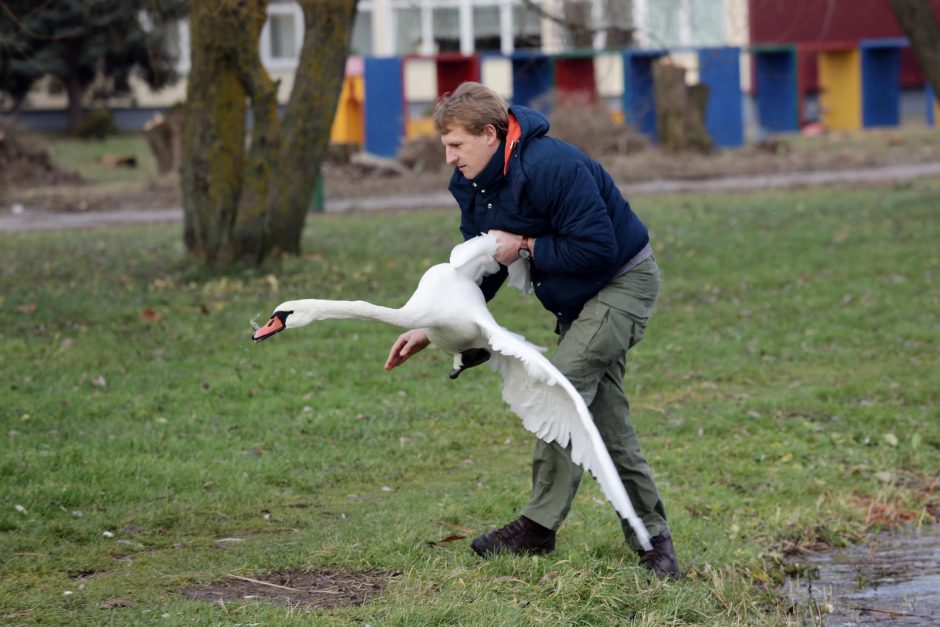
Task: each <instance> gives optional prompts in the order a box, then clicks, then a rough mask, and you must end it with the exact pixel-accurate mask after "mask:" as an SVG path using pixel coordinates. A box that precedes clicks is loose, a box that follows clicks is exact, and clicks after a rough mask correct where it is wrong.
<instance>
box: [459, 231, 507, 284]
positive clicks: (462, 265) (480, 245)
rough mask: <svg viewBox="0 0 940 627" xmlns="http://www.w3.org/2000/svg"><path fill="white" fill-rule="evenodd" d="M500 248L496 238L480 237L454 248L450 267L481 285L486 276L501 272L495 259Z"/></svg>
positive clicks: (490, 236) (485, 235) (491, 236)
mask: <svg viewBox="0 0 940 627" xmlns="http://www.w3.org/2000/svg"><path fill="white" fill-rule="evenodd" d="M498 248H499V243H498V242H497V241H496V237H495V236H493V235H488V234H486V233H484V234H481V235H478V236H476V237H474V238H471V239H468V240H467V241H465V242H464V243H462V244H457V245H456V246H454V248H453V249H452V250H451V251H450V265H452V266H453V267H454V269H455V270H457V272H459V273H460V274H462V275H463V276H465V277H468V278H469V279H471V280H472V281H473V282H474V283H476V284H477V285H479V284H480V282H481V281H482V280H483V277H484V276H486V275H488V274H493V273H495V272H498V271H499V263H498V262H497V261H496V260H495V259H494V258H493V255H494V254H496V250H497V249H498Z"/></svg>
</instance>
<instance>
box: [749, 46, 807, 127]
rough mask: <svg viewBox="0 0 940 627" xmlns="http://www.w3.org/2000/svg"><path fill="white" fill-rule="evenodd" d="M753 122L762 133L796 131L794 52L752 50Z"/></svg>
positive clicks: (797, 100)
mask: <svg viewBox="0 0 940 627" xmlns="http://www.w3.org/2000/svg"><path fill="white" fill-rule="evenodd" d="M752 54H753V58H754V65H755V74H756V76H755V82H756V87H757V120H758V124H759V125H760V128H761V130H762V131H764V132H766V133H795V132H796V131H798V130H799V128H800V124H799V104H798V103H799V94H798V93H797V62H796V51H795V50H793V49H790V50H768V51H761V50H754V51H752Z"/></svg>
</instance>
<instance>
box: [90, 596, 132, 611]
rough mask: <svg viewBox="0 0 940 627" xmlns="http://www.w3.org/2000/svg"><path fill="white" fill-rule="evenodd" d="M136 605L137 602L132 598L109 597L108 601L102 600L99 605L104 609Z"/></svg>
mask: <svg viewBox="0 0 940 627" xmlns="http://www.w3.org/2000/svg"><path fill="white" fill-rule="evenodd" d="M135 605H137V603H136V602H134V601H131V600H130V599H108V600H107V601H102V602H101V603H100V604H99V605H98V607H99V608H100V609H102V610H113V609H114V608H116V607H134V606H135Z"/></svg>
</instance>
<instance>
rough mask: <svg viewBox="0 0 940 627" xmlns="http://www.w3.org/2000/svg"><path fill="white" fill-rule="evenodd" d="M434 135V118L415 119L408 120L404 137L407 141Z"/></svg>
mask: <svg viewBox="0 0 940 627" xmlns="http://www.w3.org/2000/svg"><path fill="white" fill-rule="evenodd" d="M434 134H436V131H435V130H434V118H415V119H413V120H408V128H407V130H406V131H405V136H406V137H407V138H408V139H414V138H415V137H424V136H425V135H434Z"/></svg>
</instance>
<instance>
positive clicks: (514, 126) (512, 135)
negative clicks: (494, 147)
mask: <svg viewBox="0 0 940 627" xmlns="http://www.w3.org/2000/svg"><path fill="white" fill-rule="evenodd" d="M521 137H522V127H521V126H519V122H518V120H516V116H514V115H513V114H511V113H510V114H509V130H507V131H506V152H505V154H504V155H503V176H506V172H507V171H508V170H509V158H510V157H512V151H513V149H514V148H515V147H516V146H517V145H518V144H519V139H520V138H521Z"/></svg>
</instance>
